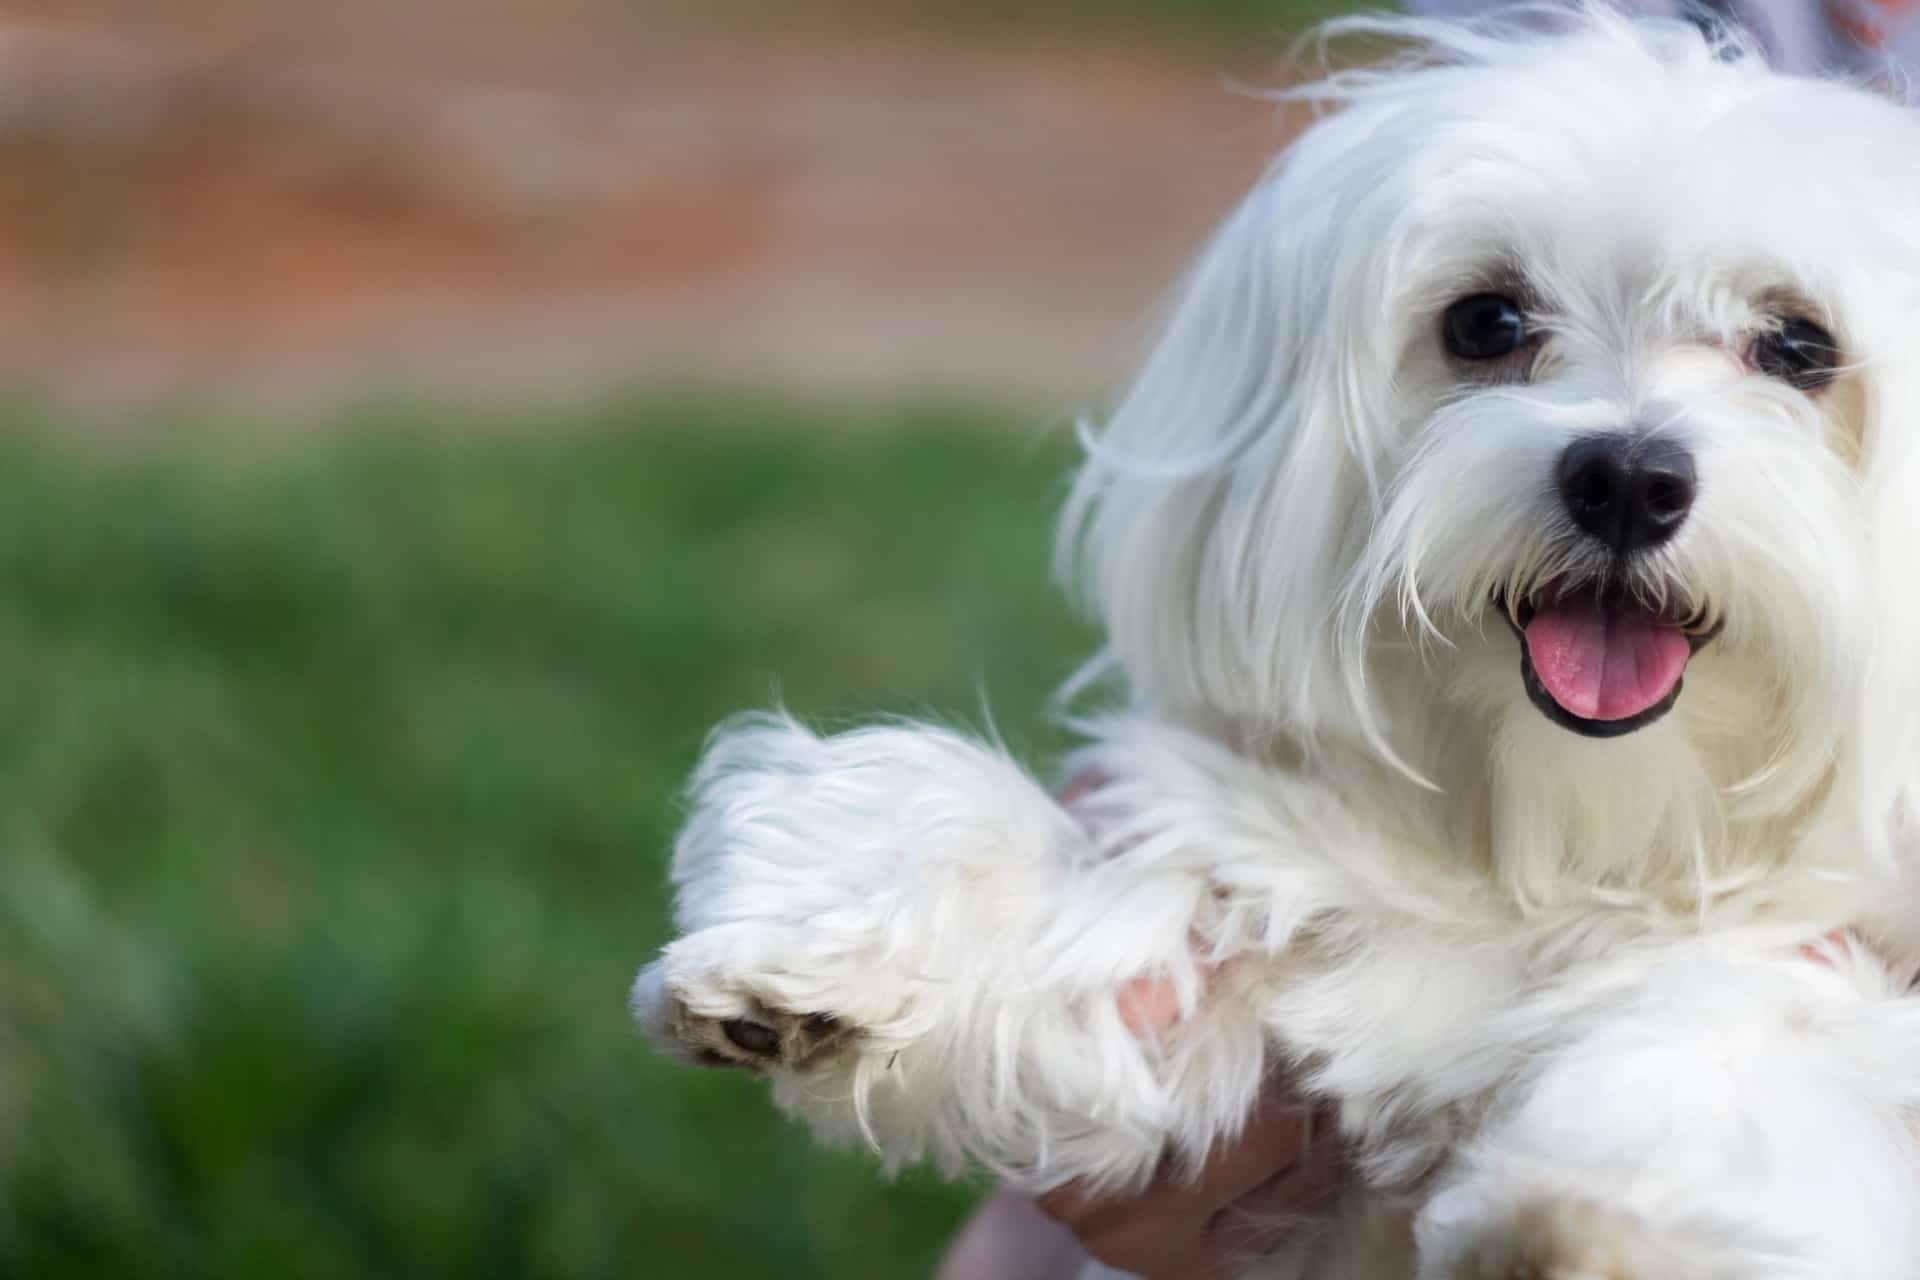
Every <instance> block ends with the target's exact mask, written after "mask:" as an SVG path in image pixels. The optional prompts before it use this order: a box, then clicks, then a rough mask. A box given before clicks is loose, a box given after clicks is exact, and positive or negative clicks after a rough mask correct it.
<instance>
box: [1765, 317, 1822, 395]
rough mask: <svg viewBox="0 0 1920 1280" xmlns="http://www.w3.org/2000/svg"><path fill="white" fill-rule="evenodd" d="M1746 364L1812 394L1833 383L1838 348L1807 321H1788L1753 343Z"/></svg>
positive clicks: (1814, 325)
mask: <svg viewBox="0 0 1920 1280" xmlns="http://www.w3.org/2000/svg"><path fill="white" fill-rule="evenodd" d="M1747 363H1748V364H1750V365H1752V366H1753V367H1754V368H1755V369H1757V370H1759V371H1760V372H1761V373H1764V374H1766V375H1767V376H1768V377H1770V378H1778V379H1780V381H1782V382H1784V383H1786V384H1787V385H1788V386H1790V387H1798V388H1799V389H1800V390H1802V391H1812V390H1814V389H1815V388H1816V387H1824V386H1825V385H1826V384H1827V383H1829V382H1832V381H1833V376H1834V372H1835V370H1837V369H1838V368H1839V366H1840V348H1838V347H1836V346H1835V345H1834V342H1833V335H1832V334H1830V333H1828V332H1827V331H1826V330H1825V329H1822V328H1821V327H1820V326H1819V325H1817V324H1815V323H1814V322H1813V321H1811V320H1788V321H1787V322H1786V323H1785V324H1782V325H1781V326H1780V327H1779V328H1778V329H1774V330H1770V331H1768V332H1766V333H1763V334H1761V335H1760V336H1759V337H1757V338H1755V339H1754V340H1753V346H1751V347H1749V348H1748V349H1747Z"/></svg>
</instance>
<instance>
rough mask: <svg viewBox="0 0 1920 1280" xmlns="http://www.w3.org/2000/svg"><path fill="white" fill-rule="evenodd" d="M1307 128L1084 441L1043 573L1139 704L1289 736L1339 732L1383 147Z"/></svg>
mask: <svg viewBox="0 0 1920 1280" xmlns="http://www.w3.org/2000/svg"><path fill="white" fill-rule="evenodd" d="M1372 115H1373V113H1372V112H1370V111H1367V110H1365V109H1364V108H1362V109H1355V110H1349V111H1348V112H1345V113H1342V114H1341V115H1338V116H1335V117H1332V118H1331V119H1328V120H1326V121H1323V122H1321V123H1319V124H1318V125H1316V126H1315V127H1314V128H1312V129H1311V130H1310V131H1309V132H1308V133H1307V134H1306V135H1305V136H1304V137H1303V138H1302V140H1301V141H1300V142H1299V143H1297V144H1296V145H1295V147H1294V148H1293V150H1292V151H1291V152H1290V153H1289V154H1288V155H1286V156H1285V157H1283V158H1282V161H1281V163H1280V164H1279V165H1277V166H1276V167H1275V168H1274V169H1273V170H1272V171H1271V172H1270V173H1269V174H1268V175H1267V177H1266V178H1265V179H1264V180H1263V181H1262V182H1261V184H1260V185H1259V186H1258V187H1257V188H1256V189H1255V191H1254V192H1253V194H1252V195H1251V196H1249V197H1248V199H1247V200H1246V201H1245V202H1244V203H1243V204H1242V205H1241V206H1240V208H1239V209H1238V210H1237V211H1236V212H1235V213H1234V214H1233V215H1232V217H1231V218H1230V219H1229V221H1228V222H1227V223H1226V225H1225V226H1224V227H1223V228H1221V230H1220V231H1219V232H1218V233H1217V234H1216V236H1215V237H1214V239H1213V241H1212V243H1211V244H1210V245H1209V246H1208V248H1207V249H1206V250H1205V252H1204V253H1203V254H1202V255H1201V257H1200V259H1199V260H1198V262H1197V263H1196V264H1195V265H1194V267H1193V268H1192V270H1191V271H1190V273H1189V274H1188V276H1187V278H1186V279H1185V281H1184V282H1183V283H1182V285H1181V287H1180V289H1179V290H1178V292H1177V294H1176V296H1175V301H1174V305H1173V307H1172V309H1171V312H1170V314H1169V316H1168V318H1167V320H1166V322H1165V324H1164V326H1163V328H1162V330H1161V332H1160V335H1159V337H1158V339H1157V341H1156V342H1155V344H1154V345H1153V346H1152V348H1151V350H1150V352H1149V354H1148V357H1147V359H1146V362H1145V364H1144V367H1143V368H1142V369H1141V371H1140V373H1139V375H1138V376H1137V378H1136V379H1135V380H1134V381H1133V383H1132V384H1131V386H1130V388H1129V389H1128V391H1127V392H1126V394H1125V395H1124V396H1123V398H1122V399H1121V401H1120V403H1119V405H1118V408H1117V409H1116V410H1115V411H1114V413H1113V414H1112V415H1111V417H1110V418H1109V419H1108V421H1107V422H1106V424H1105V425H1104V427H1103V428H1102V429H1100V430H1098V431H1089V432H1088V433H1087V435H1086V440H1085V444H1086V448H1087V457H1086V461H1085V463H1084V465H1083V467H1082V469H1081V471H1080V473H1079V475H1078V477H1077V479H1076V482H1075V484H1074V487H1073V491H1072V494H1071V496H1070V498H1069V501H1068V504H1067V510H1066V513H1065V518H1064V521H1063V526H1062V530H1061V539H1060V547H1059V550H1060V564H1061V566H1062V569H1063V571H1064V572H1065V573H1066V575H1067V576H1068V577H1069V579H1070V580H1073V581H1074V582H1075V583H1076V585H1078V586H1079V587H1080V589H1081V590H1082V592H1083V593H1084V595H1085V597H1086V598H1087V599H1088V600H1089V602H1090V603H1091V605H1092V606H1093V608H1094V609H1095V611H1096V612H1097V613H1098V615H1099V616H1100V618H1101V620H1102V621H1103V622H1104V623H1105V625H1106V628H1107V632H1108V638H1109V646H1110V656H1111V657H1112V658H1113V659H1114V660H1115V661H1116V662H1117V664H1118V666H1119V667H1120V669H1121V670H1122V672H1123V673H1124V674H1125V676H1126V678H1127V680H1128V681H1129V682H1130V685H1131V687H1132V690H1133V692H1134V693H1135V694H1136V695H1137V696H1140V697H1144V698H1145V699H1147V700H1149V701H1153V702H1157V703H1160V704H1161V705H1164V706H1169V707H1170V708H1172V709H1182V708H1185V709H1199V710H1202V711H1206V712H1211V713H1222V712H1224V713H1226V714H1228V715H1230V716H1232V717H1234V718H1236V719H1241V720H1245V721H1250V722H1254V723H1261V724H1263V725H1265V726H1266V727H1269V728H1280V729H1285V730H1288V731H1291V732H1294V733H1309V734H1310V733H1312V732H1313V730H1314V729H1315V728H1316V727H1318V726H1321V725H1326V724H1331V723H1340V724H1346V723H1351V720H1352V717H1351V715H1350V714H1347V708H1346V701H1345V700H1346V699H1347V698H1348V697H1349V696H1350V695H1349V693H1348V692H1347V688H1346V682H1345V681H1344V680H1343V679H1342V678H1340V675H1339V671H1338V666H1339V663H1340V660H1341V659H1340V654H1339V652H1338V651H1337V646H1336V637H1335V628H1334V613H1335V610H1336V607H1337V598H1338V595H1339V592H1340V589H1341V586H1342V582H1343V578H1344V574H1345V571H1346V570H1347V568H1348V567H1349V566H1350V565H1351V564H1352V563H1353V561H1354V560H1355V559H1356V557H1357V555H1358V548H1359V547H1360V546H1361V545H1362V543H1363V542H1364V537H1365V532H1366V528H1367V526H1368V523H1369V521H1370V519H1371V511H1372V508H1373V507H1374V506H1375V505H1376V503H1377V499H1378V493H1379V477H1378V475H1377V474H1376V472H1377V470H1378V469H1379V466H1380V459H1381V458H1382V457H1383V456H1384V455H1383V452H1382V450H1383V442H1384V440H1385V439H1386V437H1387V436H1388V435H1389V434H1390V427H1391V423H1392V419H1393V417H1394V416H1395V415H1394V413H1393V410H1392V399H1393V395H1394V382H1395V379H1394V373H1395V363H1396V360H1397V356H1398V351H1399V349H1400V347H1401V345H1402V344H1403V343H1404V341H1405V338H1406V335H1405V334H1404V333H1403V332H1401V331H1400V327H1399V326H1398V325H1397V324H1396V318H1397V315H1398V310H1397V308H1396V299H1395V297H1394V294H1395V292H1396V272H1395V269H1394V266H1393V258H1394V254H1395V250H1396V239H1397V237H1398V236H1400V235H1401V234H1403V223H1404V220H1405V218H1406V216H1407V215H1406V208H1407V205H1406V203H1405V202H1400V201H1396V199H1395V193H1394V192H1393V191H1392V190H1391V188H1392V187H1393V186H1394V185H1395V184H1394V182H1393V181H1392V177H1393V174H1394V170H1395V169H1397V167H1398V166H1397V162H1395V161H1394V160H1393V159H1392V157H1393V156H1394V155H1395V154H1397V149H1396V148H1394V147H1393V146H1391V145H1381V146H1376V145H1372V144H1370V142H1369V133H1370V131H1371V130H1373V128H1374V127H1375V126H1376V125H1377V124H1378V122H1377V121H1375V120H1371V119H1369V117H1370V116H1372Z"/></svg>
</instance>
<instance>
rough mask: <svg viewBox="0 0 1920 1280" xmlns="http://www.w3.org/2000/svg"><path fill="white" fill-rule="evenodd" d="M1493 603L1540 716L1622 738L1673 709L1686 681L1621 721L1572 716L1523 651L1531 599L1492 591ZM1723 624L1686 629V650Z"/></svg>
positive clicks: (1590, 733) (1585, 733)
mask: <svg viewBox="0 0 1920 1280" xmlns="http://www.w3.org/2000/svg"><path fill="white" fill-rule="evenodd" d="M1493 604H1494V607H1495V608H1496V609H1498V610H1499V611H1500V616H1501V617H1502V618H1505V619H1506V620H1507V626H1508V628H1509V629H1510V630H1512V632H1513V635H1514V639H1516V640H1518V641H1519V642H1520V680H1521V684H1522V685H1523V686H1524V687H1525V689H1526V691H1527V700H1528V701H1529V702H1531V703H1533V705H1534V706H1535V707H1538V708H1539V710H1540V713H1541V714H1542V715H1544V716H1546V718H1547V719H1549V720H1551V721H1553V722H1554V723H1555V724H1557V725H1559V726H1560V727H1561V728H1562V729H1567V730H1570V731H1571V732H1574V733H1577V734H1579V735H1581V736H1582V737H1586V738H1624V737H1626V736H1627V735H1628V734H1630V733H1633V732H1635V731H1636V730H1640V729H1644V728H1646V727H1647V726H1648V725H1650V724H1652V723H1653V722H1654V721H1656V720H1658V719H1660V718H1661V717H1662V716H1664V715H1666V714H1667V712H1669V711H1671V710H1673V705H1674V703H1676V702H1678V701H1680V690H1681V688H1682V687H1684V686H1685V684H1686V681H1685V680H1684V679H1682V680H1676V681H1675V682H1674V685H1673V688H1672V690H1670V691H1669V692H1668V694H1667V696H1666V697H1664V698H1662V699H1660V701H1658V702H1656V703H1654V704H1653V705H1652V706H1650V707H1648V708H1647V709H1646V710H1645V711H1642V712H1641V713H1640V714H1639V715H1635V716H1628V717H1627V718H1626V719H1624V720H1588V719H1585V718H1583V717H1581V716H1576V715H1574V714H1573V713H1572V712H1571V711H1568V710H1567V709H1566V708H1565V707H1563V706H1561V705H1560V704H1559V703H1557V702H1555V701H1554V700H1553V695H1552V694H1550V693H1548V692H1547V687H1546V686H1545V685H1543V684H1541V683H1540V677H1539V676H1538V675H1536V674H1534V670H1533V658H1532V657H1531V655H1529V654H1528V652H1527V624H1528V623H1529V622H1532V621H1533V614H1534V605H1533V601H1531V600H1522V601H1520V602H1519V607H1518V608H1509V607H1508V605H1507V597H1506V595H1505V594H1504V593H1502V592H1495V593H1494V598H1493ZM1726 625H1727V621H1726V619H1725V618H1719V619H1716V620H1715V622H1714V624H1713V626H1711V627H1709V628H1708V629H1707V630H1705V631H1701V632H1688V633H1687V648H1688V650H1689V652H1692V653H1698V652H1700V650H1701V649H1702V648H1704V647H1705V646H1706V645H1707V644H1708V643H1709V642H1711V641H1712V640H1713V639H1714V638H1715V637H1716V636H1718V635H1719V634H1720V632H1721V631H1722V630H1723V629H1724V628H1725V627H1726Z"/></svg>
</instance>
